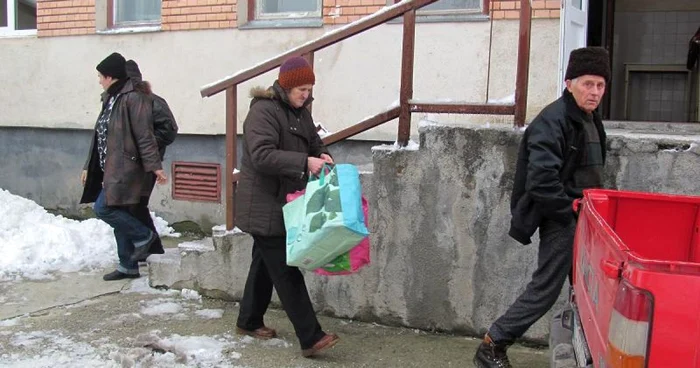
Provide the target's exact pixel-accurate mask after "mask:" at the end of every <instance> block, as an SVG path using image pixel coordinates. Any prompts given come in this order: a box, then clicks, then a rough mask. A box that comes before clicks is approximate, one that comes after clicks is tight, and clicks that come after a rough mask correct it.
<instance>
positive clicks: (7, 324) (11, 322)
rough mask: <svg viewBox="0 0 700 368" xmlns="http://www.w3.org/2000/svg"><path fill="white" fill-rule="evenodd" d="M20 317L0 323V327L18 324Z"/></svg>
mask: <svg viewBox="0 0 700 368" xmlns="http://www.w3.org/2000/svg"><path fill="white" fill-rule="evenodd" d="M19 319H20V317H16V318H11V319H6V320H2V321H0V327H12V326H17V325H18V324H19Z"/></svg>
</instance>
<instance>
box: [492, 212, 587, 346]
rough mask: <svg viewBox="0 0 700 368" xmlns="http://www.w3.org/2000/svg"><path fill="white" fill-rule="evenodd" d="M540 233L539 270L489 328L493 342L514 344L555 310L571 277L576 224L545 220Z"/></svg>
mask: <svg viewBox="0 0 700 368" xmlns="http://www.w3.org/2000/svg"><path fill="white" fill-rule="evenodd" d="M539 231H540V246H539V252H538V255H537V269H536V270H535V272H534V273H533V274H532V280H531V281H530V283H528V284H527V287H526V289H525V291H524V292H523V293H522V294H521V295H520V296H519V297H518V299H516V300H515V303H513V304H512V305H511V306H510V308H508V310H507V311H506V313H505V314H504V315H503V316H501V317H500V318H499V319H497V320H496V322H494V323H493V325H492V326H491V328H490V329H489V336H490V337H491V339H492V340H493V341H496V342H513V341H514V340H515V339H517V338H519V337H521V336H522V335H523V334H524V333H525V331H527V329H528V328H530V326H532V325H533V324H534V323H535V322H537V320H539V319H540V318H542V316H544V315H545V314H546V313H547V312H548V311H549V309H550V308H552V306H553V305H554V303H555V302H556V301H557V299H558V298H559V294H560V292H561V288H562V287H563V286H564V282H566V279H567V277H570V275H571V267H572V262H573V254H574V235H575V232H576V222H575V221H572V222H571V223H570V224H568V225H562V224H560V223H558V222H556V221H552V220H545V221H544V222H543V223H542V225H540V230H539Z"/></svg>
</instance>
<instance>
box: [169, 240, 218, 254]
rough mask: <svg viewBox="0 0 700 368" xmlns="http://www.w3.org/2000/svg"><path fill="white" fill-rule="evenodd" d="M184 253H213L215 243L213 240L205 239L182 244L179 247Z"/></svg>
mask: <svg viewBox="0 0 700 368" xmlns="http://www.w3.org/2000/svg"><path fill="white" fill-rule="evenodd" d="M177 246H178V248H179V249H180V250H182V251H197V252H211V251H214V242H213V240H212V238H204V239H200V240H194V241H190V242H182V243H180V244H178V245H177Z"/></svg>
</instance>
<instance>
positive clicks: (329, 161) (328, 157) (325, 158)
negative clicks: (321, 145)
mask: <svg viewBox="0 0 700 368" xmlns="http://www.w3.org/2000/svg"><path fill="white" fill-rule="evenodd" d="M321 160H323V161H325V162H326V163H327V164H331V165H332V164H333V157H331V155H329V154H327V153H322V154H321Z"/></svg>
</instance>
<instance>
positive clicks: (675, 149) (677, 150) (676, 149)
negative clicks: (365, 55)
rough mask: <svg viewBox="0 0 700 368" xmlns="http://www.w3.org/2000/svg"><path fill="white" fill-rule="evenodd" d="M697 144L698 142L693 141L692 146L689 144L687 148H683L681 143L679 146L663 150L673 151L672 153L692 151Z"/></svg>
mask: <svg viewBox="0 0 700 368" xmlns="http://www.w3.org/2000/svg"><path fill="white" fill-rule="evenodd" d="M697 146H698V145H697V143H695V142H693V143H691V144H690V146H689V147H688V148H686V149H683V148H681V145H679V147H676V148H671V149H665V150H663V151H662V152H671V153H679V152H691V151H693V150H694V149H695V148H697Z"/></svg>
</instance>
